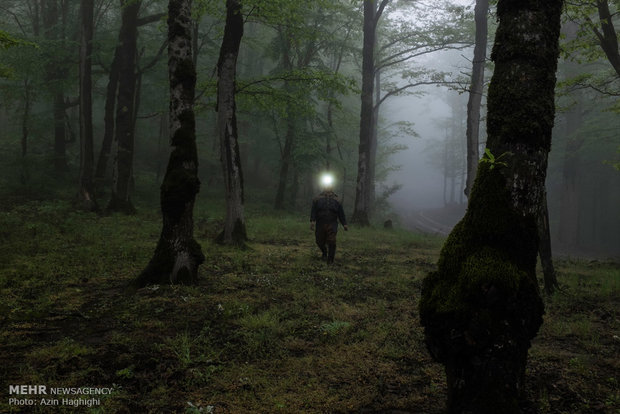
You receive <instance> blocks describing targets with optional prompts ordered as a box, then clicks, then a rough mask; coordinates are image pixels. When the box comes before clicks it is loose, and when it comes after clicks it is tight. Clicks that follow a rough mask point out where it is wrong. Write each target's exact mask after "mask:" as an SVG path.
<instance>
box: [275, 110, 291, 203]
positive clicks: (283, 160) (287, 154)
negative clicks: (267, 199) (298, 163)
mask: <svg viewBox="0 0 620 414" xmlns="http://www.w3.org/2000/svg"><path fill="white" fill-rule="evenodd" d="M294 138H295V119H294V115H293V113H292V111H288V117H287V119H286V134H285V136H284V148H283V149H282V153H281V157H280V173H279V174H278V189H277V190H276V202H275V205H274V208H275V209H276V210H284V208H285V205H284V194H285V193H286V183H287V181H288V170H289V167H290V163H291V157H292V154H293V140H294Z"/></svg>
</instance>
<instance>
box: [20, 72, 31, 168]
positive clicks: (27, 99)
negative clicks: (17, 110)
mask: <svg viewBox="0 0 620 414" xmlns="http://www.w3.org/2000/svg"><path fill="white" fill-rule="evenodd" d="M30 105H31V102H30V82H29V80H28V79H25V80H24V115H23V116H22V139H21V149H22V158H24V157H25V156H26V154H28V124H29V122H30Z"/></svg>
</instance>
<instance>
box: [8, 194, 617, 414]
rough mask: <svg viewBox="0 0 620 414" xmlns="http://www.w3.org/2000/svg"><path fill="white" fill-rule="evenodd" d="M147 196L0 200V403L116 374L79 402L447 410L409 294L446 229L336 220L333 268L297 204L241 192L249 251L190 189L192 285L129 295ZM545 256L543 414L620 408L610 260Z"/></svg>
mask: <svg viewBox="0 0 620 414" xmlns="http://www.w3.org/2000/svg"><path fill="white" fill-rule="evenodd" d="M155 208H156V205H155V206H154V207H152V208H150V207H148V206H145V205H143V206H141V207H139V213H138V214H137V215H136V216H124V215H111V216H98V215H95V214H91V213H79V212H75V211H74V210H73V209H72V207H71V205H70V204H69V203H66V202H61V201H28V202H21V203H19V204H17V205H12V206H10V207H7V206H4V207H3V209H2V211H0V242H1V244H0V294H1V295H2V298H3V300H2V303H1V304H0V323H1V325H2V330H1V333H0V347H1V348H2V349H1V352H0V377H1V378H2V385H1V386H2V389H3V390H4V394H3V398H2V400H0V411H2V412H19V410H20V408H19V407H16V406H14V405H9V404H8V398H9V396H8V394H6V392H7V391H8V388H9V385H13V384H45V385H47V386H48V387H54V386H58V387H85V386H88V387H97V386H100V387H113V388H114V392H113V393H112V394H111V395H110V396H107V397H105V398H102V399H101V401H100V404H99V405H97V406H93V407H91V408H81V410H83V411H84V412H93V413H99V412H101V413H111V412H121V413H122V412H127V413H134V412H153V413H159V412H178V413H185V412H186V413H196V412H203V413H207V412H209V413H250V412H251V413H271V412H276V413H277V412H282V413H296V412H305V413H323V412H362V413H372V412H377V413H379V412H381V413H383V412H388V413H389V412H410V413H440V412H442V410H443V407H444V401H445V398H446V387H445V376H444V374H443V371H442V369H443V368H442V366H441V365H438V364H436V363H433V362H432V360H431V358H430V356H429V355H428V353H427V351H426V349H425V346H424V339H423V331H422V329H421V327H420V325H419V320H418V314H417V307H418V300H419V289H420V281H421V279H422V278H423V277H424V276H425V275H426V274H427V273H428V272H429V271H431V270H433V269H434V268H435V263H436V261H437V258H438V253H439V249H440V247H441V245H442V243H443V239H441V238H439V237H434V236H425V235H421V234H415V233H410V232H407V231H404V230H399V229H393V230H387V229H383V228H382V227H376V228H364V229H360V228H355V227H354V228H352V229H350V231H348V232H344V231H342V230H341V231H340V232H339V233H338V250H337V252H336V264H335V265H333V266H327V265H326V264H325V263H324V262H322V261H321V260H320V258H319V256H320V254H319V251H318V249H317V248H316V246H314V244H313V234H312V232H311V231H310V229H309V220H308V217H306V215H305V214H298V215H297V214H293V213H286V214H282V213H278V214H275V213H273V214H272V213H265V211H268V209H266V208H264V207H263V206H250V207H249V208H248V217H247V231H248V235H249V237H250V241H249V243H248V246H249V249H246V250H237V249H234V248H230V247H224V246H220V245H218V244H215V243H214V242H213V239H214V238H215V236H216V235H217V234H218V232H219V231H220V230H221V228H220V227H221V224H222V222H221V217H223V209H222V206H221V205H203V204H199V205H197V208H196V217H195V234H196V238H197V240H198V241H199V242H200V243H201V245H202V249H203V252H204V254H205V256H206V260H205V263H204V264H203V265H202V266H201V267H200V270H199V282H198V285H196V286H148V287H146V288H144V289H140V290H138V291H137V292H136V293H135V294H130V293H128V292H129V290H128V289H126V287H127V285H128V284H129V282H131V281H132V280H133V278H135V277H136V276H137V274H138V273H139V272H140V271H141V270H142V269H143V268H144V266H146V264H147V263H148V261H149V259H150V255H151V254H152V253H153V250H154V248H155V243H156V241H157V238H158V236H159V231H160V225H161V223H160V218H159V214H158V212H157V211H156V210H154V209H155ZM557 266H558V271H559V280H560V283H561V285H562V287H563V290H562V292H559V293H558V294H556V295H555V296H554V297H553V298H551V299H547V304H546V307H547V313H546V316H545V323H544V324H543V327H542V328H541V331H540V333H539V335H538V337H537V338H536V339H535V342H534V345H533V347H532V349H531V351H530V359H529V365H528V379H527V383H528V389H527V396H528V399H529V400H530V401H531V402H532V404H533V407H534V408H533V409H535V410H536V411H537V412H541V413H590V412H603V413H617V412H618V410H619V407H620V386H619V384H618V382H619V381H620V377H619V375H618V372H620V363H619V362H618V361H619V358H618V357H619V355H618V353H619V350H620V338H619V335H620V324H619V322H618V318H619V315H618V309H619V306H618V305H619V304H620V300H619V299H620V266H618V265H617V264H613V263H605V262H588V261H566V260H565V261H560V262H557ZM65 409H66V411H70V412H76V409H75V408H69V407H65ZM62 410H63V407H54V410H50V408H48V407H43V406H40V405H38V406H35V407H29V408H28V410H27V411H24V412H62ZM79 410H80V409H77V411H78V412H79Z"/></svg>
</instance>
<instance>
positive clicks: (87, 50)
mask: <svg viewBox="0 0 620 414" xmlns="http://www.w3.org/2000/svg"><path fill="white" fill-rule="evenodd" d="M80 14H81V20H82V22H81V23H82V30H81V39H80V189H79V190H78V195H77V202H78V203H79V205H80V208H82V209H85V210H87V211H94V210H97V203H96V201H95V195H94V191H93V165H94V154H93V99H92V51H93V45H92V41H93V14H94V10H93V2H92V1H90V0H81V2H80Z"/></svg>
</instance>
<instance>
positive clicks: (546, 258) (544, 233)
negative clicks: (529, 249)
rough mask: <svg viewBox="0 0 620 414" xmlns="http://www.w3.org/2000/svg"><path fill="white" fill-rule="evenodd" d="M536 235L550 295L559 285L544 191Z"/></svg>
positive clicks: (546, 288) (547, 292)
mask: <svg viewBox="0 0 620 414" xmlns="http://www.w3.org/2000/svg"><path fill="white" fill-rule="evenodd" d="M538 237H539V238H540V244H539V246H538V254H539V256H540V265H541V266H542V270H543V279H544V282H545V294H546V295H547V296H551V295H553V293H554V292H555V290H556V289H558V288H559V285H558V279H557V275H556V273H555V268H554V266H553V254H552V253H551V229H550V227H549V209H548V208H547V193H546V192H545V195H544V196H543V206H542V208H541V210H540V215H539V217H538Z"/></svg>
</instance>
